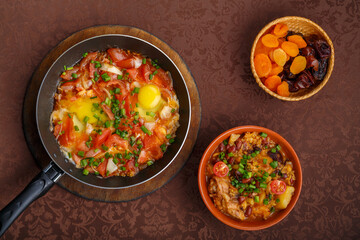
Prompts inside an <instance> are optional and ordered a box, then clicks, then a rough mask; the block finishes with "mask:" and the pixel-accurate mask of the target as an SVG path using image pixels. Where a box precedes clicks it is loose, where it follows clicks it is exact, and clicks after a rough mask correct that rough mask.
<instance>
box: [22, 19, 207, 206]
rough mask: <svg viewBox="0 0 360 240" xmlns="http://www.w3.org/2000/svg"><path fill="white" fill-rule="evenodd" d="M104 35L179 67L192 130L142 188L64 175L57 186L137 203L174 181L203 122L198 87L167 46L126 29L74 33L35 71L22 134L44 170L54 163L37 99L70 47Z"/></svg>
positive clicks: (95, 197)
mask: <svg viewBox="0 0 360 240" xmlns="http://www.w3.org/2000/svg"><path fill="white" fill-rule="evenodd" d="M104 34H125V35H130V36H134V37H138V38H141V39H144V40H146V41H148V42H150V43H152V44H153V45H155V46H156V47H158V48H159V49H161V50H162V51H163V52H164V53H166V54H167V56H168V57H169V58H171V60H172V61H173V62H174V63H175V64H176V65H177V67H178V68H179V70H180V72H181V74H182V76H183V77H184V79H185V82H186V84H187V87H188V90H189V93H190V98H191V111H192V117H191V122H190V128H189V129H190V130H189V133H188V137H187V139H186V141H185V144H184V146H183V148H182V150H181V152H180V153H179V155H178V156H177V157H176V159H175V160H174V161H173V162H172V163H171V164H170V166H168V167H167V168H166V169H165V170H164V171H163V172H162V173H161V174H159V175H158V176H157V177H155V178H153V179H151V180H149V181H147V182H145V183H142V184H140V185H137V186H134V187H130V188H125V189H100V188H95V187H91V186H88V185H86V184H83V183H80V182H79V181H76V180H75V179H73V178H71V177H70V176H68V175H66V174H65V175H64V176H63V177H62V178H61V179H60V180H59V181H58V182H57V184H58V185H59V186H61V187H63V188H65V189H66V190H68V191H70V192H72V193H74V194H76V195H79V196H81V197H84V198H87V199H91V200H96V201H106V202H121V201H129V200H134V199H137V198H140V197H143V196H145V195H147V194H149V193H151V192H153V191H155V190H157V189H159V188H160V187H162V186H163V185H165V184H166V183H167V182H168V181H170V180H171V179H172V177H174V176H175V175H176V174H177V173H178V172H179V171H180V170H181V168H182V167H183V166H184V165H185V162H186V161H187V159H188V158H189V156H190V154H191V152H192V149H193V147H194V145H195V141H196V138H197V134H198V131H199V127H200V120H201V105H200V98H199V93H198V90H197V87H196V83H195V81H194V79H193V77H192V75H191V73H190V70H189V69H188V67H187V66H186V64H185V62H184V61H183V60H182V58H181V57H180V56H179V54H177V53H176V52H175V51H174V50H173V49H172V48H171V47H169V46H168V45H167V44H166V43H164V42H163V41H161V40H160V39H158V38H157V37H155V36H154V35H151V34H150V33H148V32H145V31H143V30H141V29H138V28H134V27H127V26H118V25H108V26H97V27H91V28H87V29H84V30H81V31H79V32H76V33H74V34H73V35H71V36H70V37H68V38H66V39H65V40H64V41H62V42H61V43H60V44H59V45H58V46H56V47H55V48H54V49H52V50H51V51H50V52H49V53H48V55H47V56H46V57H45V58H44V59H43V61H42V62H41V63H40V65H39V66H38V68H37V69H36V70H35V72H34V74H33V76H32V79H31V81H30V83H29V85H28V88H27V92H26V95H25V98H24V106H23V118H22V120H23V130H24V134H25V138H26V141H27V144H28V146H29V149H30V151H31V153H32V155H33V156H34V158H35V159H36V161H37V163H38V164H39V165H40V167H41V168H44V167H45V166H47V165H48V164H49V162H50V161H51V159H50V157H49V156H48V154H47V153H46V150H45V149H44V147H43V146H42V144H41V141H40V137H39V135H38V131H37V126H36V117H35V114H36V112H35V109H36V98H37V93H38V90H39V87H40V85H41V82H42V79H43V78H44V76H45V74H46V72H47V70H48V69H49V68H50V66H51V65H52V63H53V62H54V61H55V60H56V59H57V58H58V57H59V56H60V55H61V54H62V53H63V52H64V51H66V50H67V49H68V48H69V47H71V46H73V45H74V44H76V43H78V42H81V41H83V40H85V39H87V38H90V37H94V36H99V35H104Z"/></svg>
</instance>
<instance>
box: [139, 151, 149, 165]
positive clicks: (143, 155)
mask: <svg viewBox="0 0 360 240" xmlns="http://www.w3.org/2000/svg"><path fill="white" fill-rule="evenodd" d="M148 159H149V158H148V156H147V153H146V151H145V150H141V152H140V155H139V158H138V163H140V164H142V163H146V162H147V161H148Z"/></svg>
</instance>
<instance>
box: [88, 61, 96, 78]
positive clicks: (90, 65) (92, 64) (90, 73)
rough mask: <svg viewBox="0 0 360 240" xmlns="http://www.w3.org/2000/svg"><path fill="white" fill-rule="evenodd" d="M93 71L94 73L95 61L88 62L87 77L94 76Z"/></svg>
mask: <svg viewBox="0 0 360 240" xmlns="http://www.w3.org/2000/svg"><path fill="white" fill-rule="evenodd" d="M94 73H95V63H90V64H89V77H90V78H91V79H93V78H94Z"/></svg>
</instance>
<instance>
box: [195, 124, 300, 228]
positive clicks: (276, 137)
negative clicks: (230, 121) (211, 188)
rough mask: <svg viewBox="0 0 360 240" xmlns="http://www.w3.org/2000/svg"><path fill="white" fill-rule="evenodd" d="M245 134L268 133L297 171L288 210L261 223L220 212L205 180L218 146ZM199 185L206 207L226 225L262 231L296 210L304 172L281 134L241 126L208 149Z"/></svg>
mask: <svg viewBox="0 0 360 240" xmlns="http://www.w3.org/2000/svg"><path fill="white" fill-rule="evenodd" d="M244 132H264V133H266V134H267V135H268V136H269V137H270V138H271V139H272V140H274V141H275V142H276V143H277V144H279V145H280V146H281V149H283V150H284V151H285V153H286V154H287V156H288V157H289V159H290V160H291V161H292V163H293V169H294V171H295V176H296V181H295V186H294V187H295V193H294V195H293V196H292V198H291V201H290V203H289V205H288V206H287V208H286V209H284V210H282V211H280V212H279V213H277V214H276V215H274V216H272V217H270V218H269V219H267V220H261V221H251V222H248V221H240V220H235V219H234V218H231V217H229V216H227V215H225V214H223V213H222V212H220V211H219V210H218V209H217V208H216V207H215V205H214V203H213V201H212V199H211V198H210V196H209V193H208V190H207V183H206V178H205V169H206V164H207V162H208V161H209V159H210V157H211V155H212V154H213V152H214V151H215V150H216V148H217V147H218V145H219V144H220V143H221V142H222V141H224V140H225V139H226V138H228V137H229V136H230V135H231V134H233V133H240V134H241V133H244ZM198 184H199V190H200V194H201V197H202V199H203V201H204V203H205V205H206V207H207V208H208V209H209V210H210V212H211V213H212V214H213V215H214V216H215V217H216V218H217V219H219V220H220V221H221V222H223V223H225V224H226V225H228V226H230V227H233V228H237V229H241V230H249V231H253V230H260V229H265V228H268V227H271V226H273V225H275V224H277V223H278V222H280V221H281V220H283V219H284V218H285V217H286V216H287V215H288V214H289V213H290V212H291V210H292V209H293V208H294V206H295V204H296V202H297V200H298V199H299V195H300V192H301V185H302V172H301V166H300V161H299V158H298V156H297V155H296V153H295V151H294V149H293V148H292V147H291V145H290V144H289V143H288V142H287V141H286V140H285V139H284V138H283V137H281V136H280V135H279V134H277V133H276V132H273V131H271V130H269V129H267V128H263V127H258V126H240V127H236V128H232V129H230V130H227V131H225V132H224V133H222V134H220V135H219V136H218V137H217V138H215V139H214V140H213V141H212V142H211V143H210V145H209V146H208V147H207V149H206V151H205V152H204V154H203V156H202V158H201V161H200V166H199V172H198Z"/></svg>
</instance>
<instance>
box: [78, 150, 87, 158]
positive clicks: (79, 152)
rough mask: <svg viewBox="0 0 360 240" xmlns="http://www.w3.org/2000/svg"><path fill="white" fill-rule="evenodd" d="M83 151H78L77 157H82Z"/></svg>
mask: <svg viewBox="0 0 360 240" xmlns="http://www.w3.org/2000/svg"><path fill="white" fill-rule="evenodd" d="M84 154H85V153H84V151H78V153H77V155H79V156H80V157H84Z"/></svg>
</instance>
